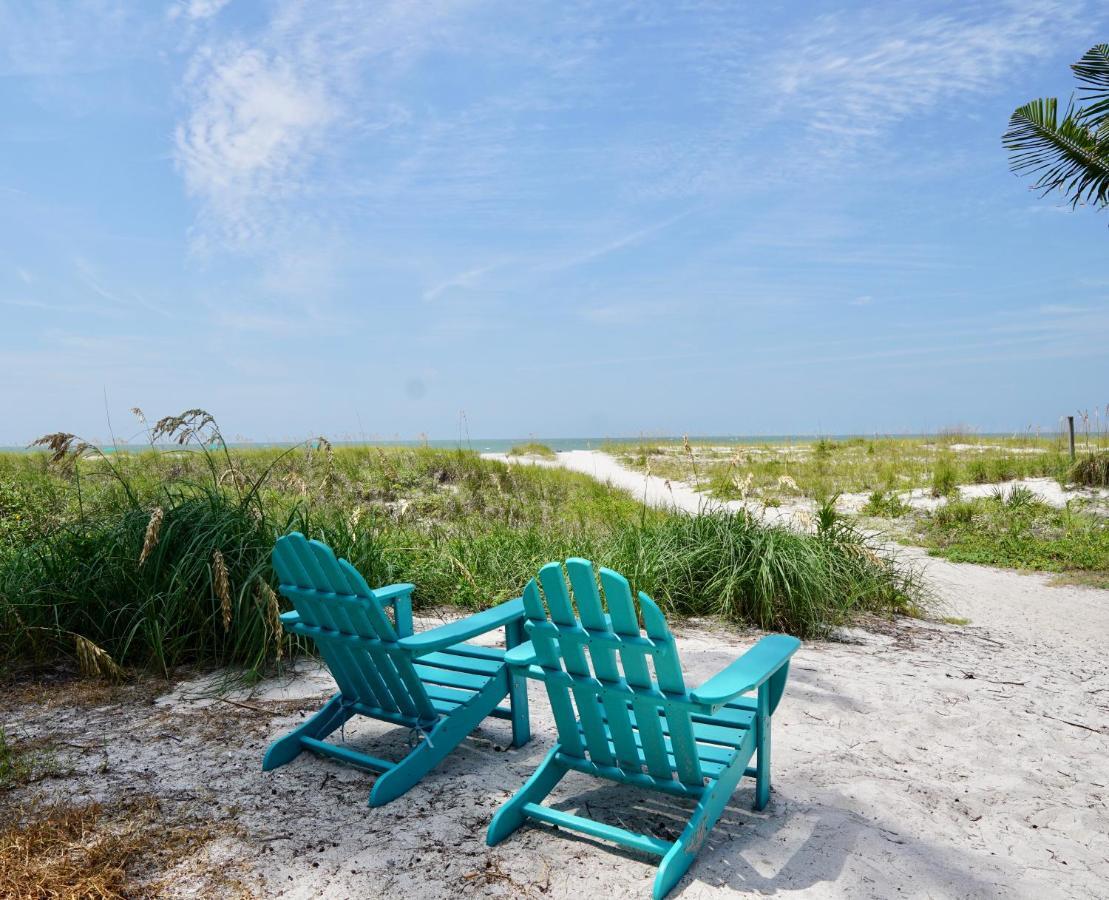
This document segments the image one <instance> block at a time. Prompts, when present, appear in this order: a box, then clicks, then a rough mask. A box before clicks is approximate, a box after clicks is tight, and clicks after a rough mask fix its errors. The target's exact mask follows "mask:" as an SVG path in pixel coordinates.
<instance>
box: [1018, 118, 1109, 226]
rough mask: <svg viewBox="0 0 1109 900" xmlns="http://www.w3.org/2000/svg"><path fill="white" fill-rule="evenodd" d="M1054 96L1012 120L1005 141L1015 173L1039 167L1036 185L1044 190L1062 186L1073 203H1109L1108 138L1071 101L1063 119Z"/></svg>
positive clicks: (1060, 188)
mask: <svg viewBox="0 0 1109 900" xmlns="http://www.w3.org/2000/svg"><path fill="white" fill-rule="evenodd" d="M1058 107H1059V101H1058V100H1056V99H1055V98H1054V97H1048V98H1044V99H1040V100H1033V101H1032V102H1031V103H1026V104H1025V105H1024V106H1021V107H1020V108H1018V109H1017V110H1016V111H1015V112H1014V113H1013V116H1012V118H1011V119H1010V120H1009V130H1008V131H1006V132H1005V135H1004V137H1002V143H1003V144H1004V145H1005V147H1006V148H1007V149H1008V150H1009V167H1010V168H1011V169H1012V170H1013V171H1014V172H1016V173H1018V174H1019V173H1024V172H1038V173H1040V174H1039V177H1038V178H1037V180H1036V182H1035V183H1034V184H1033V188H1034V189H1035V190H1039V191H1043V192H1044V193H1045V194H1046V193H1049V192H1051V191H1053V190H1060V191H1062V192H1063V193H1064V194H1066V195H1067V196H1068V197H1069V198H1070V200H1071V205H1072V206H1077V205H1078V204H1079V203H1097V204H1098V205H1101V206H1104V205H1106V204H1107V203H1109V139H1104V138H1103V139H1101V140H1099V138H1098V135H1097V134H1096V133H1095V132H1094V131H1092V130H1091V129H1090V128H1088V127H1087V126H1086V125H1085V124H1083V123H1082V122H1081V121H1080V120H1079V116H1078V115H1077V114H1076V112H1075V107H1074V104H1073V103H1071V104H1068V106H1067V109H1066V112H1065V113H1064V115H1063V118H1062V120H1061V121H1060V120H1059V116H1058V112H1059V109H1058Z"/></svg>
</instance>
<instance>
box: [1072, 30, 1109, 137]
mask: <svg viewBox="0 0 1109 900" xmlns="http://www.w3.org/2000/svg"><path fill="white" fill-rule="evenodd" d="M1071 68H1072V69H1073V70H1074V74H1075V76H1076V77H1077V78H1078V80H1079V82H1081V83H1082V84H1083V85H1084V86H1085V87H1084V89H1083V92H1082V95H1081V100H1082V102H1083V103H1089V104H1090V105H1089V106H1087V107H1086V108H1085V109H1084V110H1082V111H1081V113H1080V114H1079V118H1080V119H1082V121H1084V122H1093V121H1100V120H1102V119H1105V118H1106V117H1107V116H1109V44H1098V45H1096V46H1094V47H1091V48H1090V49H1089V50H1087V51H1086V53H1085V54H1084V55H1083V57H1082V59H1080V60H1079V61H1078V62H1076V63H1075V64H1074V65H1073V66H1071Z"/></svg>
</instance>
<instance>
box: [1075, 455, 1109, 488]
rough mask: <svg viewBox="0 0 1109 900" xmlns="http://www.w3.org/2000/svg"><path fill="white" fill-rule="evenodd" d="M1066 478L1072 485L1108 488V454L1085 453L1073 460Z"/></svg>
mask: <svg viewBox="0 0 1109 900" xmlns="http://www.w3.org/2000/svg"><path fill="white" fill-rule="evenodd" d="M1068 477H1069V480H1070V481H1072V482H1073V483H1074V484H1082V485H1086V486H1087V487H1109V452H1102V453H1087V454H1086V455H1084V456H1083V457H1081V458H1080V459H1077V460H1075V463H1074V465H1073V466H1071V469H1070V472H1069V473H1068Z"/></svg>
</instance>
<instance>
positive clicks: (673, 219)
mask: <svg viewBox="0 0 1109 900" xmlns="http://www.w3.org/2000/svg"><path fill="white" fill-rule="evenodd" d="M692 212H693V210H691V209H687V210H685V211H684V212H680V213H678V214H677V215H674V216H668V217H667V218H665V219H663V220H662V221H661V222H655V223H654V224H652V225H647V226H646V227H644V228H637V229H635V230H634V231H630V232H627V233H626V234H622V235H620V236H619V237H616V238H613V239H611V240H607V241H604V242H602V243H600V244H598V245H597V246H594V247H590V248H589V249H587V250H584V251H582V252H581V253H577V254H575V255H573V256H570V257H569V258H567V259H563V260H559V261H557V262H554V263H552V264H550V265H548V266H545V267H544V268H546V269H548V270H549V271H552V272H559V271H562V270H564V269H573V268H576V267H577V266H583V265H585V264H586V263H591V262H593V261H594V260H597V259H600V258H601V257H602V256H608V255H609V254H610V253H616V252H617V251H618V250H623V249H624V248H626V247H631V246H634V245H636V244H640V243H642V242H643V241H645V240H647V239H648V238H651V237H653V236H654V235H656V234H658V233H659V232H660V231H663V230H665V229H666V228H669V227H670V226H671V225H674V224H675V223H677V222H680V221H681V220H682V219H684V218H686V216H688V215H690V213H692Z"/></svg>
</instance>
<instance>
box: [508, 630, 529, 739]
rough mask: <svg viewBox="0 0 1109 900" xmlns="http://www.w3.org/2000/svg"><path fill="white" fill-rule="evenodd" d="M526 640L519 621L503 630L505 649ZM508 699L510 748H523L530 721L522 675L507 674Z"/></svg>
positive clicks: (525, 679) (526, 682) (527, 737)
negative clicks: (510, 710)
mask: <svg viewBox="0 0 1109 900" xmlns="http://www.w3.org/2000/svg"><path fill="white" fill-rule="evenodd" d="M525 640H527V635H526V634H525V632H524V623H523V622H522V621H520V620H519V619H515V620H513V621H511V622H509V623H508V624H507V625H506V626H505V628H504V643H505V647H507V648H508V649H510V650H511V649H512V648H513V647H515V646H518V645H519V644H522V643H523V642H524V641H525ZM508 684H509V687H508V698H509V704H510V706H511V707H512V746H513V747H523V746H524V744H526V743H527V742H528V741H529V740H531V720H530V716H529V714H528V680H527V678H526V677H525V676H523V675H517V674H516V673H514V672H510V673H509V680H508Z"/></svg>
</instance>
